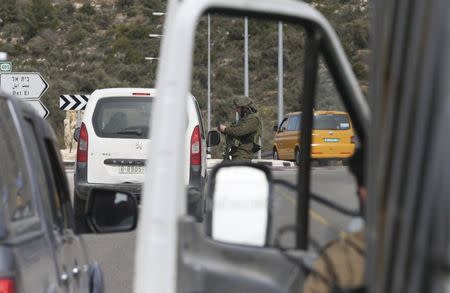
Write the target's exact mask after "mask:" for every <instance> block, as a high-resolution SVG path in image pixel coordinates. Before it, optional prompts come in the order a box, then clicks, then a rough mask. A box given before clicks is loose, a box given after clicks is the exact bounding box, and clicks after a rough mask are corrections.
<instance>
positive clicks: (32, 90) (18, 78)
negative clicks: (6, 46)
mask: <svg viewBox="0 0 450 293" xmlns="http://www.w3.org/2000/svg"><path fill="white" fill-rule="evenodd" d="M0 88H1V89H2V90H3V91H4V92H6V93H8V94H11V95H13V96H16V97H18V98H21V99H30V100H38V99H39V98H40V97H41V96H42V95H43V94H44V93H45V91H46V90H47V88H48V83H47V82H46V81H45V80H44V79H43V78H42V76H41V75H40V74H39V73H37V72H10V73H1V74H0Z"/></svg>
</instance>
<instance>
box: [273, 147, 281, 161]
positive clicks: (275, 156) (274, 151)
mask: <svg viewBox="0 0 450 293" xmlns="http://www.w3.org/2000/svg"><path fill="white" fill-rule="evenodd" d="M272 158H273V159H274V160H279V159H280V156H279V155H278V151H277V149H273V152H272Z"/></svg>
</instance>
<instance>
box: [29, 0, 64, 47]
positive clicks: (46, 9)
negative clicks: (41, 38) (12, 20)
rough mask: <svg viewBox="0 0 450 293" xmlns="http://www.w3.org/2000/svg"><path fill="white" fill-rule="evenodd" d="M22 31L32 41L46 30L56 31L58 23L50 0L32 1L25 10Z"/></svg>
mask: <svg viewBox="0 0 450 293" xmlns="http://www.w3.org/2000/svg"><path fill="white" fill-rule="evenodd" d="M21 23H22V29H23V33H24V35H25V37H26V38H28V39H30V38H32V37H34V36H35V35H37V33H38V32H39V31H40V30H42V29H45V28H50V29H54V28H55V27H56V26H57V24H58V22H57V19H56V16H55V10H54V8H53V5H52V2H51V1H50V0H31V1H29V2H28V4H27V6H26V8H25V14H24V16H23V19H22V22H21Z"/></svg>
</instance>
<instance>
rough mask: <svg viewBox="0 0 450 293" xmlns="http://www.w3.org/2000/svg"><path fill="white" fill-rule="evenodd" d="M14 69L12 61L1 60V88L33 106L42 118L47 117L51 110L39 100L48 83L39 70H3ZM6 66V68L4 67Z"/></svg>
mask: <svg viewBox="0 0 450 293" xmlns="http://www.w3.org/2000/svg"><path fill="white" fill-rule="evenodd" d="M8 63H9V69H12V66H11V63H10V62H0V88H1V89H2V90H3V91H4V92H5V93H7V94H10V95H13V96H15V97H17V98H19V99H21V100H23V101H25V102H26V103H29V104H31V106H32V107H33V108H34V109H35V110H36V111H37V113H38V114H39V115H40V116H41V117H42V118H47V117H48V115H49V114H50V112H49V111H48V109H47V108H46V107H45V106H44V104H42V102H40V101H39V99H40V98H41V97H42V95H43V94H44V93H45V92H46V91H47V89H48V83H47V82H46V81H45V79H44V78H42V76H41V75H40V74H39V73H37V72H3V69H5V71H6V70H7V69H8V65H7V64H8ZM3 67H4V68H3Z"/></svg>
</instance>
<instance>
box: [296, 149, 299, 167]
mask: <svg viewBox="0 0 450 293" xmlns="http://www.w3.org/2000/svg"><path fill="white" fill-rule="evenodd" d="M295 164H296V165H297V166H300V149H298V148H296V149H295Z"/></svg>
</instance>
